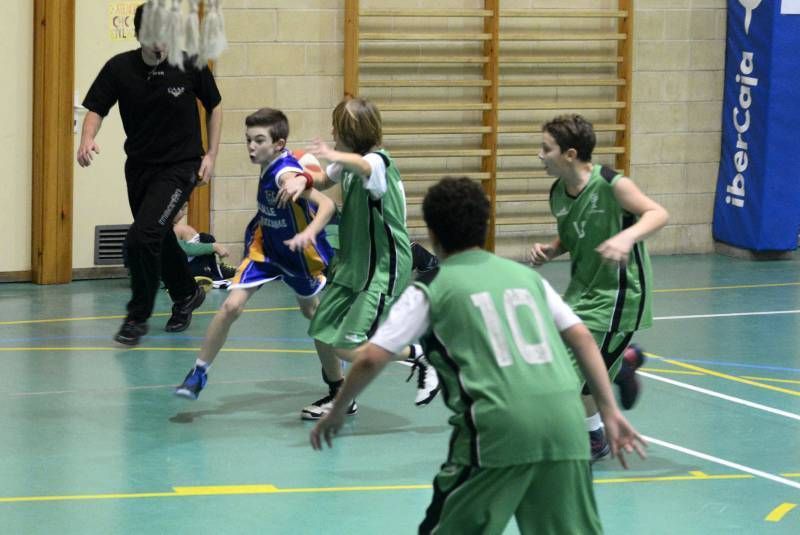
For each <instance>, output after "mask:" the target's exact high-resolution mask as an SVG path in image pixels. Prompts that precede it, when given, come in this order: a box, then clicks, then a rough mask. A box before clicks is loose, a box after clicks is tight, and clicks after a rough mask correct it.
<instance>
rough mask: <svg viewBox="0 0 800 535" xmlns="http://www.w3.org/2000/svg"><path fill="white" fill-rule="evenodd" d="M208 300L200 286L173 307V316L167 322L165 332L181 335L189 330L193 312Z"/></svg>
mask: <svg viewBox="0 0 800 535" xmlns="http://www.w3.org/2000/svg"><path fill="white" fill-rule="evenodd" d="M205 299H206V292H205V291H203V289H202V288H200V287H199V286H198V287H196V288H195V290H194V293H193V294H192V295H190V296H189V297H187V298H186V299H184V300H183V301H179V302H177V303H175V304H174V305H172V316H170V318H169V319H168V320H167V325H166V327H164V330H165V331H167V332H168V333H179V332H181V331H185V330H186V329H188V328H189V325H190V324H191V323H192V311H194V309H196V308H197V307H199V306H200V305H202V304H203V301H205Z"/></svg>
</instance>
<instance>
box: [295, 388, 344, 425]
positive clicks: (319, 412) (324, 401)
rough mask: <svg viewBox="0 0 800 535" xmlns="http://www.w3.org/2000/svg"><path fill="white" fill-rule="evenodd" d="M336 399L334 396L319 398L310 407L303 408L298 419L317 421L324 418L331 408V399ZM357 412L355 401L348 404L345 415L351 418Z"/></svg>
mask: <svg viewBox="0 0 800 535" xmlns="http://www.w3.org/2000/svg"><path fill="white" fill-rule="evenodd" d="M334 397H336V396H335V395H331V394H328V395H327V396H325V397H324V398H320V399H318V400H317V401H315V402H314V403H312V404H311V405H309V406H307V407H303V410H302V411H300V419H301V420H319V419H320V418H322V417H324V416H325V415H326V414H328V413H329V412H330V411H331V409H332V408H333V399H334ZM357 412H358V405H356V402H355V400H353V401H352V402H351V403H350V406H349V407H347V415H348V416H352V415H354V414H355V413H357Z"/></svg>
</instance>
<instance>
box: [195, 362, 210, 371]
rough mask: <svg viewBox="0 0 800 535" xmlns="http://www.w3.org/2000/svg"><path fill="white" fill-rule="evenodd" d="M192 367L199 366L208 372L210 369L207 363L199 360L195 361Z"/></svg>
mask: <svg viewBox="0 0 800 535" xmlns="http://www.w3.org/2000/svg"><path fill="white" fill-rule="evenodd" d="M194 365H195V366H201V367H203V368H205V369H206V371H208V369H209V368H210V367H211V364H209V363H208V362H206V361H204V360H200V359H197V360H195V361H194Z"/></svg>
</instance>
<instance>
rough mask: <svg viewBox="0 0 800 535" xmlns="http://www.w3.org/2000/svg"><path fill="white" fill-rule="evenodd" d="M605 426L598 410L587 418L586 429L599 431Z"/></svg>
mask: <svg viewBox="0 0 800 535" xmlns="http://www.w3.org/2000/svg"><path fill="white" fill-rule="evenodd" d="M601 427H603V420H602V419H601V418H600V413H599V412H596V413H594V414H593V415H592V416H589V417H587V418H586V430H587V431H597V430H598V429H600V428H601Z"/></svg>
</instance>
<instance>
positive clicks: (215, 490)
mask: <svg viewBox="0 0 800 535" xmlns="http://www.w3.org/2000/svg"><path fill="white" fill-rule="evenodd" d="M782 475H784V476H785V475H787V474H782ZM794 475H796V476H800V474H794ZM731 479H755V477H754V476H752V475H750V474H716V475H709V474H706V473H705V472H700V471H692V472H689V475H684V476H653V477H621V478H606V479H595V480H594V483H597V484H619V483H664V482H673V481H712V480H731ZM430 489H431V485H430V484H423V485H373V486H350V487H296V488H278V487H276V486H275V485H213V486H197V487H173V488H172V492H138V493H116V494H72V495H63V496H9V497H6V498H0V503H23V502H58V501H81V500H83V501H89V500H127V499H141V498H185V497H190V496H228V495H245V494H249V495H253V494H315V493H326V492H383V491H398V490H430Z"/></svg>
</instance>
